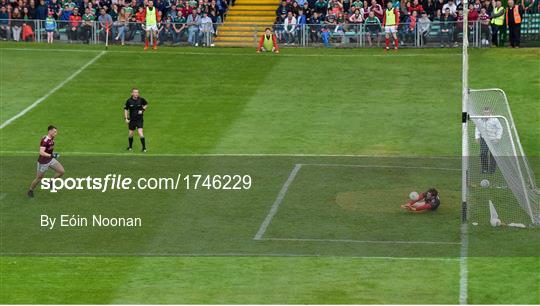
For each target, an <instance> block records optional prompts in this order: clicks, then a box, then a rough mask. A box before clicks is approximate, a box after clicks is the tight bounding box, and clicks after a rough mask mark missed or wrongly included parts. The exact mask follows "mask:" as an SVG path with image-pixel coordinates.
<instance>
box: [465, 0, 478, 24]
mask: <svg viewBox="0 0 540 306" xmlns="http://www.w3.org/2000/svg"><path fill="white" fill-rule="evenodd" d="M479 15H480V14H479V11H477V10H476V8H475V6H474V5H473V4H469V15H468V16H469V25H470V23H471V22H476V21H477V20H478V18H479Z"/></svg>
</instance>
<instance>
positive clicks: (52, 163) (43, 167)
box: [37, 158, 58, 173]
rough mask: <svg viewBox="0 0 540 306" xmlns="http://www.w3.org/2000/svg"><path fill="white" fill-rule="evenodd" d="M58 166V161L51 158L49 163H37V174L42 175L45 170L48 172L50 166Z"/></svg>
mask: <svg viewBox="0 0 540 306" xmlns="http://www.w3.org/2000/svg"><path fill="white" fill-rule="evenodd" d="M57 164H58V161H57V160H56V158H53V159H51V161H50V162H48V163H46V164H40V163H39V162H38V163H37V171H38V172H39V173H44V172H46V171H47V170H49V167H51V166H53V167H54V166H55V165H57Z"/></svg>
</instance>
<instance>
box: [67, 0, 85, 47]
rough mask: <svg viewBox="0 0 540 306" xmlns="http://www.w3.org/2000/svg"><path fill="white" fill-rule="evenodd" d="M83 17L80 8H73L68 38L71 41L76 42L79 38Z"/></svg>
mask: <svg viewBox="0 0 540 306" xmlns="http://www.w3.org/2000/svg"><path fill="white" fill-rule="evenodd" d="M81 21H82V17H81V15H79V8H78V7H75V8H73V14H71V16H69V27H68V31H67V32H68V39H69V42H70V43H71V42H74V41H76V40H78V37H79V32H80V26H81Z"/></svg>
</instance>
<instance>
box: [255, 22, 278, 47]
mask: <svg viewBox="0 0 540 306" xmlns="http://www.w3.org/2000/svg"><path fill="white" fill-rule="evenodd" d="M261 51H262V52H275V53H279V47H278V44H277V41H276V36H274V35H273V34H272V31H271V30H270V28H266V29H265V30H264V34H263V36H261V39H260V40H259V45H258V46H257V53H259V52H261Z"/></svg>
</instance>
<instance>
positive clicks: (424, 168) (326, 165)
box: [302, 157, 461, 171]
mask: <svg viewBox="0 0 540 306" xmlns="http://www.w3.org/2000/svg"><path fill="white" fill-rule="evenodd" d="M397 158H399V157H397ZM419 158H421V157H419ZM302 166H317V167H355V168H389V169H418V170H443V171H461V169H458V168H438V167H414V166H384V165H353V164H302Z"/></svg>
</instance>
